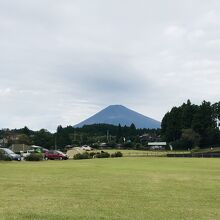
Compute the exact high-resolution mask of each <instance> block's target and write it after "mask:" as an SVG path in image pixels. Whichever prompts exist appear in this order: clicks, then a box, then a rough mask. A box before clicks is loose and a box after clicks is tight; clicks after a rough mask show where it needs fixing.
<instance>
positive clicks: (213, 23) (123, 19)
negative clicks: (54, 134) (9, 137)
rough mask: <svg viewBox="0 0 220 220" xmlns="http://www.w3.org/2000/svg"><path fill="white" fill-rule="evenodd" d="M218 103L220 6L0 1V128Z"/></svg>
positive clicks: (160, 1)
mask: <svg viewBox="0 0 220 220" xmlns="http://www.w3.org/2000/svg"><path fill="white" fill-rule="evenodd" d="M219 97H220V1H219V0H209V1H207V0H193V1H192V0H185V1H180V0H166V1H164V0H154V1H152V0H93V1H91V0H38V1H30V0H19V1H17V0H7V1H5V0H0V128H21V127H24V126H28V127H29V128H31V129H34V130H38V129H41V128H45V129H48V130H50V131H54V130H55V129H56V127H57V126H58V125H62V126H66V125H74V124H77V123H79V122H80V121H82V120H84V119H86V118H88V117H89V116H91V115H93V114H95V113H96V112H98V111H100V110H102V109H103V108H105V107H107V106H108V105H112V104H121V105H124V106H126V107H128V108H131V109H133V110H135V111H138V112H140V113H142V114H144V115H146V116H149V117H152V118H154V119H156V120H162V118H163V116H164V114H165V113H166V112H167V111H169V110H170V109H171V108H172V107H173V106H179V105H181V104H182V103H183V102H186V101H187V99H190V100H191V101H192V102H193V103H196V104H199V103H201V102H202V101H203V100H207V101H211V102H217V101H220V100H219Z"/></svg>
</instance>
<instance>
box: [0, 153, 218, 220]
mask: <svg viewBox="0 0 220 220" xmlns="http://www.w3.org/2000/svg"><path fill="white" fill-rule="evenodd" d="M0 219H1V220H3V219H4V220H6V219H7V220H8V219H10V220H12V219H26V220H33V219H36V220H43V219H51V220H54V219H57V220H64V219H65V220H70V219H71V220H72V219H76V220H80V219H82V220H86V219H94V220H96V219H97V220H99V219H124V220H128V219H131V220H139V219H143V220H146V219H153V220H157V219H158V220H161V219H168V220H172V219H173V220H174V219H175V220H179V219H187V220H189V219H199V220H203V219H204V220H207V219H210V220H215V219H216V220H217V219H218V220H219V219H220V160H219V159H204V158H203V159H202V158H201V159H199V158H165V157H158V158H155V157H147V158H143V157H140V158H135V157H128V158H114V159H91V160H77V161H75V160H69V161H43V162H1V163H0Z"/></svg>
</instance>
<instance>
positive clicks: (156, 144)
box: [148, 142, 167, 146]
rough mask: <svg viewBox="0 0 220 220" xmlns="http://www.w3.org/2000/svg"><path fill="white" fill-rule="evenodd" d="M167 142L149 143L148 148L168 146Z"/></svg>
mask: <svg viewBox="0 0 220 220" xmlns="http://www.w3.org/2000/svg"><path fill="white" fill-rule="evenodd" d="M166 145H167V143H166V142H148V146H166Z"/></svg>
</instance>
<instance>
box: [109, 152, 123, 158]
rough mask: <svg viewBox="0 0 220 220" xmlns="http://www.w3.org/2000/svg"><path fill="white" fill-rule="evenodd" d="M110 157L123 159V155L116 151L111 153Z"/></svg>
mask: <svg viewBox="0 0 220 220" xmlns="http://www.w3.org/2000/svg"><path fill="white" fill-rule="evenodd" d="M111 157H123V154H122V152H120V151H118V152H115V153H112V154H111Z"/></svg>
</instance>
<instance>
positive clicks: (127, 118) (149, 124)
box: [74, 105, 160, 128]
mask: <svg viewBox="0 0 220 220" xmlns="http://www.w3.org/2000/svg"><path fill="white" fill-rule="evenodd" d="M119 123H120V124H121V125H122V126H124V125H126V126H130V125H131V124H132V123H134V124H135V126H136V128H160V122H159V121H156V120H154V119H152V118H149V117H146V116H144V115H142V114H140V113H138V112H135V111H133V110H130V109H128V108H126V107H124V106H122V105H110V106H108V107H107V108H105V109H103V110H102V111H100V112H98V113H97V114H95V115H93V116H92V117H90V118H88V119H86V120H84V121H82V122H81V123H79V124H77V125H75V126H74V127H82V126H84V125H91V124H112V125H118V124H119Z"/></svg>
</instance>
